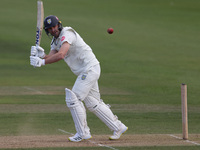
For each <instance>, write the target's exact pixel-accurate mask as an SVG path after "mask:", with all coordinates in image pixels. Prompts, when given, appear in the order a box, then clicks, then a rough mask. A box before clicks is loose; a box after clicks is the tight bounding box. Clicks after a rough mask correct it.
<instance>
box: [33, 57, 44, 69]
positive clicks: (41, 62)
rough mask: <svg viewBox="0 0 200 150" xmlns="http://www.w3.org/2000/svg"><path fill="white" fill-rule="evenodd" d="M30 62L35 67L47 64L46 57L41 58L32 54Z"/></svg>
mask: <svg viewBox="0 0 200 150" xmlns="http://www.w3.org/2000/svg"><path fill="white" fill-rule="evenodd" d="M30 64H31V65H32V66H34V67H41V66H42V65H45V59H41V58H39V57H37V56H30Z"/></svg>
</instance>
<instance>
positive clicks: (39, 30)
mask: <svg viewBox="0 0 200 150" xmlns="http://www.w3.org/2000/svg"><path fill="white" fill-rule="evenodd" d="M43 21H44V7H43V2H42V1H37V30H36V42H35V44H36V46H39V45H40V42H41V38H42V29H43Z"/></svg>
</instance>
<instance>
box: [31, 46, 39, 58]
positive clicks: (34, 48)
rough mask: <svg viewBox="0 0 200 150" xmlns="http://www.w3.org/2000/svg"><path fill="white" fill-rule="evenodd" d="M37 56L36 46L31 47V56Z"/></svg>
mask: <svg viewBox="0 0 200 150" xmlns="http://www.w3.org/2000/svg"><path fill="white" fill-rule="evenodd" d="M37 55H38V51H37V48H36V46H31V56H37Z"/></svg>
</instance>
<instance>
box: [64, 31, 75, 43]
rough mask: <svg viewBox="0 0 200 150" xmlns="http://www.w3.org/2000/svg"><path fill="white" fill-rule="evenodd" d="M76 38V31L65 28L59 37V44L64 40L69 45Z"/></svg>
mask: <svg viewBox="0 0 200 150" xmlns="http://www.w3.org/2000/svg"><path fill="white" fill-rule="evenodd" d="M75 40H76V33H75V32H74V31H72V30H67V31H66V32H65V33H64V34H63V36H62V37H61V45H62V44H63V43H64V42H68V43H69V44H70V45H72V44H73V42H74V41H75Z"/></svg>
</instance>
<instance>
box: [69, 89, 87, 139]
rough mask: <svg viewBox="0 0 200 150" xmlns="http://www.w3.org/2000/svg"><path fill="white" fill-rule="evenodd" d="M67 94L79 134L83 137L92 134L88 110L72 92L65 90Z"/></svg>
mask: <svg viewBox="0 0 200 150" xmlns="http://www.w3.org/2000/svg"><path fill="white" fill-rule="evenodd" d="M65 93H66V99H65V101H66V104H67V106H68V107H69V109H70V112H71V115H72V118H73V121H74V124H75V128H76V131H77V133H79V135H80V136H82V137H84V136H85V135H88V134H90V129H89V127H88V126H87V120H86V110H85V107H84V105H83V103H82V102H81V101H79V100H78V99H77V97H76V95H75V94H74V93H73V92H72V91H71V90H69V89H67V88H65Z"/></svg>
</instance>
